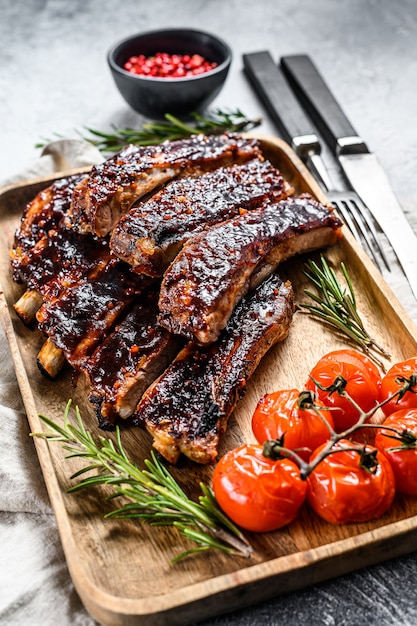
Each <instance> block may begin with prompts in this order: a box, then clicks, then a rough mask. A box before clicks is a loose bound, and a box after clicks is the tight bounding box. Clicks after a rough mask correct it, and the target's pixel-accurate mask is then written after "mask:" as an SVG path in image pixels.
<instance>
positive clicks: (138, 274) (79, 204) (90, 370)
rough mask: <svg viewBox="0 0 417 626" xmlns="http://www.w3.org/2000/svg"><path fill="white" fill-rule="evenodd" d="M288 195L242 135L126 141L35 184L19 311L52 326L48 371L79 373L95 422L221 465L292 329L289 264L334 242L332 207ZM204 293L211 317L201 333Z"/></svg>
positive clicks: (22, 242) (16, 260)
mask: <svg viewBox="0 0 417 626" xmlns="http://www.w3.org/2000/svg"><path fill="white" fill-rule="evenodd" d="M293 194H294V190H293V189H292V187H291V185H290V184H288V182H287V181H286V180H285V179H284V178H283V176H282V174H281V173H280V172H279V171H278V170H277V169H276V168H275V167H274V166H273V165H272V164H271V163H269V162H268V161H267V160H266V159H265V158H264V157H263V155H262V152H261V150H260V145H259V143H258V141H257V140H255V139H247V138H244V137H240V136H238V135H222V136H220V137H215V138H204V137H202V136H198V137H191V138H190V139H189V140H182V141H181V142H165V143H164V144H163V145H162V146H159V147H151V148H136V147H132V146H128V147H126V148H125V149H124V150H122V151H121V152H120V153H119V154H118V155H115V156H114V157H111V158H110V159H109V160H108V161H106V162H105V163H104V164H103V165H102V166H96V167H95V168H93V170H92V171H91V173H90V174H89V175H88V176H87V177H85V176H83V177H80V176H74V177H69V178H66V179H61V180H60V181H57V182H56V183H54V184H53V185H51V186H50V187H49V188H47V189H46V190H44V191H42V192H41V193H40V194H38V196H36V198H34V199H33V201H32V202H31V203H30V204H29V205H28V206H27V207H26V209H25V211H24V214H23V216H22V220H21V225H20V228H19V229H18V230H17V232H16V236H15V243H14V246H13V249H12V251H11V265H12V271H13V278H14V280H15V281H17V282H20V283H23V284H25V285H26V288H27V289H26V291H25V292H24V294H23V295H22V297H21V298H20V299H19V300H18V301H17V302H16V303H15V309H16V311H17V313H18V314H19V315H20V317H21V318H22V320H23V321H24V322H25V323H26V324H31V323H37V326H38V329H39V330H40V331H41V332H42V333H43V334H44V335H45V336H46V341H45V344H44V346H43V347H42V349H41V351H40V352H39V355H38V365H39V367H40V369H41V371H42V372H43V373H45V374H47V375H49V376H50V377H51V378H54V377H56V376H57V375H58V373H59V370H60V368H61V367H62V366H63V364H64V363H65V362H67V363H69V364H70V365H71V366H72V367H73V368H74V372H75V373H76V374H77V373H78V372H81V373H83V374H84V375H85V377H86V380H87V382H88V384H89V388H90V391H89V394H88V397H89V400H90V401H91V402H92V404H93V405H94V407H95V411H96V414H97V418H98V424H99V426H100V427H101V428H112V427H113V426H114V423H115V422H116V420H117V419H119V418H121V419H128V420H129V422H130V423H133V424H136V425H139V426H141V427H144V428H146V430H148V432H150V433H151V435H152V436H153V438H154V446H155V447H156V448H157V449H158V450H159V451H160V452H161V453H162V454H163V455H164V456H165V457H166V458H167V459H168V460H169V461H171V462H176V461H177V459H178V457H179V455H180V454H185V455H186V456H189V457H190V458H191V459H192V460H194V461H197V462H199V463H209V462H212V461H213V460H214V459H215V458H216V455H217V450H218V444H219V439H220V436H221V434H222V432H224V430H225V428H226V424H227V420H228V417H229V415H230V413H231V412H232V411H233V409H234V407H235V405H236V403H237V402H238V401H239V399H240V398H241V397H242V396H243V394H244V390H245V386H246V383H247V380H248V378H249V377H250V375H251V374H252V372H253V371H254V369H255V368H256V366H257V365H258V363H259V361H260V360H261V358H262V357H263V355H264V354H265V352H266V351H267V350H269V349H270V348H271V346H272V345H274V344H275V343H277V342H278V341H283V340H284V339H285V337H286V336H287V334H288V332H289V329H290V323H291V319H292V314H293V295H292V289H291V285H290V284H289V283H284V282H283V281H282V280H281V279H280V278H279V276H278V275H277V274H276V270H277V267H278V265H279V263H280V261H281V260H282V259H284V258H288V257H290V256H292V255H294V254H297V253H300V252H303V251H305V250H313V249H317V248H320V247H322V246H327V245H331V244H333V243H335V242H336V241H337V240H338V238H339V237H340V227H341V223H340V221H339V220H338V218H337V217H336V216H335V214H334V213H333V211H332V209H331V208H330V207H325V206H323V205H321V204H319V203H317V202H316V201H314V200H313V198H311V197H308V196H306V197H302V198H293V197H292V196H293ZM231 233H233V236H231ZM229 256H230V258H233V259H234V261H233V263H234V272H231V271H230V268H231V267H232V265H233V264H231V263H230V258H229ZM191 257H192V259H191ZM173 277H175V280H174V283H175V281H177V282H176V286H175V288H173V287H172V285H173V282H172V278H173ZM220 285H221V286H222V289H223V291H222V294H221V297H220V298H218V297H216V294H217V293H219V286H220ZM197 293H200V295H199V296H198V297H199V298H200V302H202V300H201V294H202V293H204V294H206V297H205V300H206V304H207V306H208V309H207V310H208V313H207V315H205V318H206V319H205V323H206V322H207V319H209V318H210V320H211V322H210V323H211V324H212V325H211V326H210V324H208V325H206V326H207V328H205V329H203V331H202V332H201V333H198V332H197V333H196V332H194V331H193V332H190V323H191V320H194V321H195V319H197V317H198V315H199V309H201V306H200V305H199V306H196V302H197ZM203 300H204V298H203ZM167 302H169V306H168V305H167ZM210 303H211V304H210ZM177 305H179V307H180V309H179V310H180V312H179V313H175V314H174V309H175V307H176V306H177ZM175 316H176V317H175ZM181 317H182V318H184V319H186V320H188V321H187V322H186V323H185V324H183V325H181V323H178V319H179V318H181ZM173 320H174V321H173ZM191 325H192V324H191ZM197 325H198V324H197ZM248 328H249V329H250V331H251V332H250V333H249V334H248ZM75 378H76V377H75ZM201 385H203V387H204V392H206V391H207V390H210V393H209V394H208V395H207V394H206V395H204V393H203V388H202V387H201ZM167 390H169V395H170V398H171V402H168V403H167V400H166V398H167ZM210 394H211V395H210ZM200 400H201V401H200ZM187 416H188V417H187Z"/></svg>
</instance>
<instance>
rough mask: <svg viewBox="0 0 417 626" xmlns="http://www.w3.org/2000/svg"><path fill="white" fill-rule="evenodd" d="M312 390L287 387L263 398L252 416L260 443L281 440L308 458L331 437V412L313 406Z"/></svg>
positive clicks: (286, 445)
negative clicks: (316, 410)
mask: <svg viewBox="0 0 417 626" xmlns="http://www.w3.org/2000/svg"><path fill="white" fill-rule="evenodd" d="M311 400H312V394H311V392H308V391H307V392H302V393H301V394H300V392H299V391H298V390H297V389H285V390H282V391H275V392H274V393H268V394H266V395H265V396H263V398H261V399H260V400H259V402H258V404H257V406H256V409H255V411H254V414H253V416H252V431H253V434H254V435H255V437H256V439H257V441H258V443H261V444H262V443H264V442H265V441H268V440H271V439H281V440H282V441H283V445H284V446H285V447H286V448H289V449H290V450H296V451H297V453H298V454H299V456H300V457H301V458H302V459H304V460H305V461H308V459H309V457H310V454H311V453H312V452H313V450H315V449H316V448H318V446H320V445H321V444H322V443H324V442H325V441H328V440H329V439H330V430H329V428H328V426H327V425H326V422H325V420H327V422H328V424H329V426H330V427H331V428H333V418H332V415H331V411H327V410H324V411H322V417H320V415H318V414H317V413H316V412H315V411H314V410H313V409H311V408H310V407H311Z"/></svg>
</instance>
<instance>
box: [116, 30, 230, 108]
mask: <svg viewBox="0 0 417 626" xmlns="http://www.w3.org/2000/svg"><path fill="white" fill-rule="evenodd" d="M157 52H167V53H168V54H190V55H193V54H199V55H201V56H202V57H204V58H205V59H206V60H207V61H210V62H215V63H216V64H217V66H216V67H215V68H214V69H213V70H210V71H208V72H205V73H203V74H199V75H196V76H189V77H185V78H156V77H148V76H141V75H137V74H132V73H130V72H128V71H127V70H124V69H123V65H124V63H125V62H126V61H127V60H128V59H129V58H130V57H131V56H133V55H139V54H144V55H145V56H146V57H148V56H152V55H154V54H156V53H157ZM107 60H108V63H109V66H110V69H111V72H112V75H113V78H114V80H115V82H116V85H117V87H118V89H119V91H120V93H121V95H122V96H123V97H124V99H125V100H126V102H127V103H128V104H129V105H130V106H131V107H132V109H134V110H135V111H137V112H138V113H141V114H142V115H144V116H145V117H148V118H151V119H160V118H162V117H163V116H164V115H165V113H171V114H172V115H176V116H179V117H186V116H187V115H188V114H189V113H191V112H193V111H196V112H202V111H204V109H205V108H206V107H207V106H208V105H209V104H210V103H211V102H212V101H213V100H214V98H215V97H216V96H217V95H218V93H219V92H220V90H221V88H222V87H223V84H224V82H225V80H226V76H227V73H228V71H229V67H230V64H231V61H232V52H231V50H230V48H229V46H228V45H227V44H226V43H225V42H224V41H222V40H221V39H219V38H218V37H215V36H214V35H210V34H209V33H205V32H202V31H198V30H192V29H185V28H181V29H175V28H173V29H165V30H154V31H150V32H146V33H140V34H138V35H133V36H132V37H128V38H127V39H124V40H123V41H121V42H119V43H117V44H116V45H115V46H113V48H111V50H110V51H109V53H108V56H107Z"/></svg>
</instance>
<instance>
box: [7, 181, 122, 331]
mask: <svg viewBox="0 0 417 626" xmlns="http://www.w3.org/2000/svg"><path fill="white" fill-rule="evenodd" d="M81 179H82V176H81V175H74V176H70V177H68V178H62V179H60V180H57V181H55V182H54V183H53V184H52V185H50V186H49V187H48V188H46V189H44V190H42V191H41V192H40V193H38V194H37V196H36V197H35V198H34V199H33V200H32V202H30V203H29V204H28V205H27V206H26V208H25V211H24V214H23V216H22V219H21V223H20V227H19V228H18V229H17V231H16V233H15V239H14V245H13V249H12V250H11V251H10V256H11V267H12V272H13V280H14V281H15V282H17V283H26V286H27V291H26V292H25V293H24V294H23V296H22V297H21V298H20V299H19V300H18V301H17V302H16V303H15V304H14V308H15V310H16V312H17V314H18V315H19V317H20V318H21V319H22V320H23V321H24V322H25V323H26V324H31V323H32V322H33V320H34V317H35V313H36V311H37V309H38V308H39V307H40V306H41V304H42V300H43V299H44V298H48V297H52V296H56V295H57V294H58V292H59V291H60V290H61V289H62V288H63V287H64V286H68V285H69V284H71V283H74V282H77V281H78V280H80V279H81V278H82V277H83V276H84V277H85V276H87V275H89V274H92V273H93V272H94V271H97V269H98V268H99V267H100V266H102V265H103V264H105V263H106V262H107V260H108V258H109V256H110V250H109V245H108V241H101V240H95V239H93V237H92V236H91V235H88V236H86V237H82V236H80V235H78V234H77V233H75V232H74V231H71V230H66V229H65V228H64V227H63V225H62V222H63V219H64V217H65V215H66V213H67V211H68V209H69V207H70V203H71V197H72V192H73V190H74V188H75V186H76V185H77V184H78V182H79V181H80V180H81Z"/></svg>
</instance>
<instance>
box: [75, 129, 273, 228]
mask: <svg viewBox="0 0 417 626" xmlns="http://www.w3.org/2000/svg"><path fill="white" fill-rule="evenodd" d="M260 155H261V153H260V149H259V145H258V142H257V141H256V140H255V139H244V138H242V137H240V136H238V135H229V134H223V135H219V136H213V135H212V136H204V135H194V136H192V137H190V138H188V139H181V140H177V141H165V142H164V143H162V144H160V145H158V146H146V147H143V146H141V147H139V146H132V145H129V146H126V147H125V148H123V150H121V152H119V153H118V154H116V155H115V156H113V157H110V158H109V159H107V160H106V161H105V162H104V163H102V164H100V165H96V166H94V167H93V169H92V170H91V173H90V175H89V176H88V177H86V178H85V179H84V180H83V181H82V182H81V183H80V185H78V186H77V187H76V189H75V190H74V193H73V199H72V204H71V210H70V218H69V219H70V220H71V222H72V225H73V226H74V227H75V228H76V229H77V230H79V231H80V232H87V231H90V232H92V233H94V234H96V235H98V236H105V235H107V234H108V233H109V232H110V231H111V230H112V229H113V227H114V226H115V224H116V223H117V221H118V220H119V218H120V217H121V216H122V215H124V214H125V213H126V212H127V211H128V210H129V209H130V207H131V206H132V205H133V204H134V202H136V201H137V200H139V199H140V198H142V197H143V196H144V195H145V194H147V193H149V192H151V191H153V190H154V189H156V188H157V187H158V186H160V185H162V184H164V183H166V182H167V181H169V180H171V179H172V178H174V177H176V176H179V175H182V176H184V175H189V174H192V173H193V174H196V175H197V174H199V173H202V172H204V171H208V170H213V169H216V168H217V167H219V166H221V165H231V164H233V163H240V162H245V161H248V160H250V159H252V158H260Z"/></svg>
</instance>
